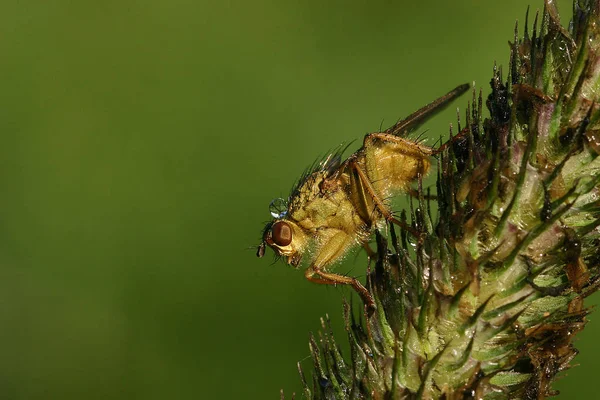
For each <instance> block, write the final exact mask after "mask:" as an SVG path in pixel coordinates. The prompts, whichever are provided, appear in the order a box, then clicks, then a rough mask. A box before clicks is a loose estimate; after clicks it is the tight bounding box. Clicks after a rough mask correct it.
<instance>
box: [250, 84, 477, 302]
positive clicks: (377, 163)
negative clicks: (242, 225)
mask: <svg viewBox="0 0 600 400" xmlns="http://www.w3.org/2000/svg"><path fill="white" fill-rule="evenodd" d="M468 88H469V85H468V84H464V85H460V86H458V87H456V88H455V89H453V90H451V91H450V92H448V93H447V94H445V95H444V96H442V97H440V98H438V99H437V100H434V101H433V102H432V103H430V104H428V105H426V106H424V107H422V108H421V109H419V110H418V111H416V112H414V113H413V114H411V115H410V116H408V117H407V118H406V119H403V120H401V121H399V122H397V123H396V124H395V125H393V126H392V127H390V128H389V129H387V130H385V131H383V132H376V133H369V134H367V135H365V137H364V141H363V145H362V147H361V148H360V149H358V150H357V151H356V152H355V153H354V154H352V155H350V156H349V157H348V158H347V159H346V160H343V161H342V153H343V151H344V150H345V148H342V147H340V148H339V149H338V150H337V151H334V152H333V153H331V154H330V155H329V156H327V157H326V158H324V159H323V160H322V161H321V162H319V163H316V164H315V165H314V166H313V167H312V168H311V169H309V170H308V171H307V172H305V173H304V174H303V175H302V177H301V178H300V180H299V181H298V183H297V184H296V185H295V186H294V188H293V189H292V192H291V194H290V196H289V197H288V199H287V200H283V199H276V200H274V201H273V202H271V205H270V210H271V215H272V217H273V219H272V220H271V221H270V222H269V223H267V224H266V226H265V228H264V230H263V237H262V242H261V244H260V245H259V246H258V249H257V256H258V257H262V256H263V255H264V253H265V248H266V246H269V247H271V248H272V249H273V250H274V251H275V253H276V254H277V255H278V256H281V257H283V258H284V259H285V260H286V261H287V263H288V264H290V265H292V266H294V267H296V268H297V267H298V266H299V265H300V262H301V260H302V258H304V257H307V258H309V259H310V260H309V265H308V267H307V269H306V270H305V273H304V274H305V276H306V278H307V279H308V280H309V281H312V282H315V283H321V284H327V285H337V284H344V285H350V286H352V287H353V288H354V289H355V290H356V292H357V293H358V294H359V295H360V296H361V298H362V299H363V301H364V303H365V304H366V305H367V306H369V307H374V303H373V299H372V297H371V295H370V293H369V291H368V290H367V289H366V288H365V287H364V286H363V285H362V284H361V283H360V282H359V281H358V280H357V279H356V278H353V277H349V276H345V275H340V274H336V273H333V272H331V271H330V269H331V267H332V266H333V265H334V264H335V263H336V262H337V261H339V260H340V259H341V258H342V257H343V256H344V255H345V254H346V253H347V252H348V251H349V250H350V249H351V248H353V247H356V246H358V245H362V246H364V247H366V248H368V245H367V242H368V241H369V240H370V237H371V235H372V234H373V233H374V231H375V230H376V229H382V228H384V227H385V225H386V224H387V223H395V224H398V225H400V226H402V227H404V228H406V227H405V226H404V224H403V223H401V222H400V221H398V220H397V219H396V218H395V217H394V214H393V212H392V211H391V208H390V207H391V203H390V199H391V198H392V197H393V196H394V195H395V194H398V193H401V192H407V191H410V186H411V183H413V182H415V181H416V180H417V179H418V177H419V176H425V175H427V173H428V172H429V169H430V166H431V160H430V159H431V156H433V155H435V154H436V153H437V152H439V150H436V149H434V148H432V147H428V146H426V145H423V144H421V143H418V142H416V141H411V140H409V139H406V138H403V137H402V136H401V135H402V134H406V133H407V132H408V131H410V130H414V129H415V128H416V127H417V126H419V125H420V124H421V123H422V122H424V120H425V119H427V118H429V117H430V116H431V115H433V114H434V113H435V112H436V111H439V110H440V109H441V108H442V107H443V106H444V105H447V104H448V103H449V102H450V101H452V100H453V99H455V98H456V97H458V96H460V95H461V94H463V93H464V92H465V91H466V90H467V89H468Z"/></svg>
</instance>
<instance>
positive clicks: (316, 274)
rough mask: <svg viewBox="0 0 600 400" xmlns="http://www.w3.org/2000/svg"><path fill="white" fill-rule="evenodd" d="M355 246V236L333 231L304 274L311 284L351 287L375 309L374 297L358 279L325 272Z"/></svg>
mask: <svg viewBox="0 0 600 400" xmlns="http://www.w3.org/2000/svg"><path fill="white" fill-rule="evenodd" d="M353 244H354V237H353V236H351V235H349V234H348V233H346V232H344V231H342V230H332V231H331V234H330V235H329V237H328V240H327V241H325V242H324V243H323V244H322V245H321V246H320V247H319V251H318V252H317V254H318V256H317V258H316V259H315V260H314V261H313V262H312V264H311V265H310V267H308V269H307V270H306V271H305V272H304V276H305V277H306V279H308V280H309V281H311V282H314V283H320V284H324V285H338V284H340V285H350V286H352V288H353V289H354V290H356V292H357V293H358V294H359V296H360V297H361V298H362V300H363V301H364V303H365V304H366V305H367V306H368V307H370V308H375V302H374V301H373V297H371V294H370V293H369V291H368V290H367V288H365V287H364V286H363V285H362V284H361V283H360V282H359V281H358V279H356V278H351V277H348V276H344V275H339V274H334V273H331V272H327V271H326V270H325V269H326V268H327V267H328V266H329V265H330V264H331V263H332V261H333V260H337V259H338V258H339V257H341V256H342V255H343V254H344V253H345V252H346V250H347V249H348V248H349V247H350V246H351V245H353Z"/></svg>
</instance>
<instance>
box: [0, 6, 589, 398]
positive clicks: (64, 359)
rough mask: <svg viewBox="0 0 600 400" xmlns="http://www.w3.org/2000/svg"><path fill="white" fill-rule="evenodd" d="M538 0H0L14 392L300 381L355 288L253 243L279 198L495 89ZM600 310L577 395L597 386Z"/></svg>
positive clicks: (3, 256)
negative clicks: (325, 327)
mask: <svg viewBox="0 0 600 400" xmlns="http://www.w3.org/2000/svg"><path fill="white" fill-rule="evenodd" d="M562 3H563V4H561V7H562V8H561V10H563V11H562V15H563V18H565V19H566V18H568V16H569V15H570V4H567V3H568V1H566V0H565V1H564V2H562ZM526 5H527V4H526V2H523V1H522V0H505V1H503V2H489V1H476V0H470V1H453V2H447V1H441V0H437V1H429V2H415V1H339V0H338V1H331V2H321V1H315V0H309V1H302V2H301V1H284V2H280V1H274V0H273V1H269V0H254V1H240V0H238V1H222V2H206V1H183V0H171V1H166V0H162V1H153V0H148V1H144V2H138V1H130V0H119V1H101V2H91V1H80V2H74V1H66V0H56V1H30V2H2V4H1V5H0V54H1V62H0V82H1V84H0V88H1V89H0V90H1V92H0V132H1V136H0V137H1V142H0V177H1V178H0V179H1V188H2V195H1V197H0V205H1V206H0V398H3V399H71V398H72V399H82V398H85V399H95V398H97V399H106V398H114V399H118V398H122V399H129V398H141V399H166V398H176V399H277V398H279V390H280V389H282V388H283V389H285V392H286V394H287V396H288V398H289V397H290V396H291V393H292V392H299V391H300V388H301V386H300V380H299V378H298V375H297V372H296V362H297V361H301V363H302V365H303V366H304V367H305V368H306V369H307V370H310V360H309V359H307V357H308V355H309V352H308V345H307V338H308V332H309V331H316V330H318V329H319V326H320V325H319V318H320V317H321V316H323V315H325V314H329V315H330V317H331V318H332V321H333V325H334V330H335V331H336V332H337V334H338V337H339V338H340V339H341V341H342V342H343V341H344V339H345V336H344V331H343V325H342V315H341V298H342V297H343V296H349V295H350V292H349V291H348V290H347V289H341V288H327V287H321V286H317V285H313V284H310V283H308V282H307V281H305V280H304V277H303V274H302V273H301V272H299V271H295V270H293V269H292V268H290V267H288V266H285V265H284V264H283V263H277V264H272V263H271V261H270V257H267V259H257V258H256V257H255V249H254V247H252V246H256V244H258V241H259V238H260V232H261V229H262V226H263V223H264V222H265V221H266V220H268V219H269V214H268V208H267V207H268V204H269V202H270V201H271V199H273V198H275V197H280V196H283V197H285V196H287V194H288V191H289V189H290V188H291V185H292V184H293V182H294V180H295V179H297V177H298V176H299V175H300V173H301V172H302V171H303V170H304V168H305V167H306V166H307V165H309V164H310V163H312V161H313V160H314V159H315V158H317V157H318V156H319V155H322V154H323V153H324V152H325V151H326V150H327V149H331V148H333V147H335V146H337V145H338V144H339V143H341V142H349V141H351V140H356V141H355V142H354V144H353V145H352V146H351V150H352V151H353V150H355V149H356V148H357V147H358V146H359V143H360V141H361V139H362V136H363V135H364V133H366V132H370V131H375V130H378V129H379V126H380V124H382V123H383V125H384V126H388V125H391V124H392V123H393V122H394V121H395V120H396V119H397V118H399V117H402V116H406V115H407V114H408V113H410V112H412V111H414V110H415V109H416V108H418V107H419V106H421V105H423V104H425V103H427V102H429V101H431V100H433V99H434V98H435V97H437V96H438V95H441V94H443V93H445V92H446V91H447V90H449V89H450V88H452V87H454V86H456V85H457V84H459V83H463V82H472V81H474V82H475V84H476V85H477V87H478V88H479V87H482V88H483V89H484V93H485V94H487V93H489V85H488V82H489V79H490V77H491V72H492V66H493V64H494V62H495V61H497V62H498V64H501V65H507V63H508V55H509V49H508V45H507V42H508V40H510V39H511V38H512V36H513V27H514V22H515V20H516V19H519V21H521V22H522V21H523V20H524V14H525V10H526ZM531 6H532V11H533V10H535V9H536V8H538V7H541V6H542V0H536V1H534V2H533V3H532V4H531ZM467 97H468V96H465V97H463V98H462V99H460V100H459V101H458V102H456V103H455V106H460V107H461V108H462V109H464V107H465V105H466V102H467ZM453 121H455V112H454V111H453V110H447V111H446V112H444V113H442V114H441V115H439V116H438V117H437V118H436V119H435V120H433V121H431V122H430V123H428V124H427V125H426V126H425V128H424V129H427V130H428V131H429V133H430V134H431V135H432V137H433V138H438V137H439V135H440V134H447V131H448V124H449V123H450V122H453ZM434 141H435V139H432V140H430V143H432V142H434ZM341 268H342V270H343V271H346V272H348V271H350V272H351V273H353V274H355V275H359V276H360V275H364V260H362V259H360V258H359V259H358V261H355V260H354V259H353V258H352V257H350V258H348V260H346V262H345V264H344V266H343V267H341ZM599 300H600V298H599V297H598V296H596V297H592V298H591V299H590V302H589V303H588V304H593V303H594V302H598V301H599ZM589 319H590V323H589V325H588V327H587V329H586V330H585V331H584V332H583V334H581V335H580V337H579V340H578V341H577V345H578V348H579V349H580V350H581V351H582V353H581V355H579V356H578V357H577V359H576V362H577V363H579V364H581V366H579V367H577V368H576V369H573V370H571V371H569V372H568V374H567V376H566V377H565V378H564V379H562V380H561V381H560V382H559V384H558V385H557V386H558V388H559V389H560V390H561V391H563V396H564V397H563V398H575V397H579V398H582V397H584V395H589V393H587V391H588V390H590V391H592V390H594V385H593V384H590V383H589V382H594V380H593V379H596V375H597V373H596V371H597V369H598V368H600V361H598V359H597V356H598V355H600V351H599V349H598V346H597V339H596V338H597V337H598V334H600V321H598V319H600V318H599V317H596V316H595V314H592V316H591V317H590V318H589Z"/></svg>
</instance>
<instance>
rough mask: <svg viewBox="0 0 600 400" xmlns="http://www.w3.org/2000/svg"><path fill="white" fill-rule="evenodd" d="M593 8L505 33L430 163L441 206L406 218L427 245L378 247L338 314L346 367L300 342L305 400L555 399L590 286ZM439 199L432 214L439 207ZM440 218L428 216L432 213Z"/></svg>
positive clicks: (599, 171)
mask: <svg viewBox="0 0 600 400" xmlns="http://www.w3.org/2000/svg"><path fill="white" fill-rule="evenodd" d="M599 35H600V1H599V0H591V1H578V0H576V1H575V3H574V16H573V20H572V23H571V24H570V28H569V30H568V31H567V30H565V29H564V28H563V27H562V26H561V24H560V22H559V20H558V13H557V9H556V7H555V5H554V3H553V2H552V1H546V4H545V7H544V10H543V12H542V13H541V15H538V14H536V16H535V20H534V22H533V27H532V31H531V33H530V32H529V27H528V25H527V21H526V23H525V27H524V36H523V37H522V38H519V36H518V30H517V29H516V28H515V38H514V43H512V46H511V59H510V68H509V70H508V73H507V74H506V75H507V78H506V79H504V78H503V72H502V69H501V68H496V67H494V72H493V78H492V80H491V87H492V93H491V94H490V95H489V96H488V98H487V100H486V106H487V108H488V109H489V111H490V117H489V118H487V119H485V120H483V119H482V107H483V99H482V95H481V92H480V93H479V96H478V98H476V94H475V91H473V101H472V103H471V104H470V105H469V106H468V107H467V112H466V121H465V126H464V129H463V127H461V126H460V123H459V127H458V135H457V136H456V137H455V138H454V142H453V145H452V146H450V148H449V149H448V150H447V151H445V152H444V153H443V154H442V155H441V156H440V157H439V161H438V164H439V168H438V177H437V200H436V201H426V200H425V199H426V198H428V196H427V193H424V191H423V189H422V185H419V190H418V193H419V194H418V197H417V198H416V199H414V200H413V203H412V204H411V207H410V210H409V211H408V212H407V213H403V218H405V220H408V218H407V217H406V214H408V215H409V217H410V223H411V224H412V226H413V228H414V229H415V230H418V231H421V232H423V233H424V234H425V235H424V236H425V239H424V240H422V241H417V240H414V238H412V236H408V235H407V234H406V233H405V232H404V231H398V230H397V229H396V230H394V227H393V226H390V227H389V230H388V232H387V234H386V237H383V236H382V235H377V260H376V262H375V265H374V268H373V269H372V270H370V271H369V274H368V277H367V285H368V287H369V290H370V291H371V293H372V294H373V297H374V299H375V302H376V304H377V310H376V311H375V312H374V313H373V314H365V315H364V322H360V321H359V320H360V318H359V319H357V318H356V317H355V315H354V313H353V311H352V307H350V306H349V305H348V304H345V307H344V309H345V319H346V329H347V332H348V337H349V341H350V358H349V359H344V358H343V357H342V355H341V352H340V350H339V347H338V345H337V344H336V342H335V340H334V338H333V335H332V334H331V332H330V329H329V328H328V321H324V322H323V328H324V329H323V332H321V333H320V334H319V337H318V338H315V337H311V339H310V349H311V353H312V356H313V361H314V374H313V379H312V382H310V384H309V382H307V381H306V378H305V375H304V374H303V373H302V371H300V372H301V377H302V380H303V383H304V396H305V397H306V398H309V399H404V398H409V399H410V398H425V399H435V398H445V399H459V398H461V399H462V398H477V399H479V398H485V399H507V398H511V399H512V398H522V399H534V398H535V399H538V398H543V397H546V396H549V395H552V394H555V392H553V390H552V387H551V385H552V382H553V379H554V378H555V377H556V374H557V373H558V372H560V371H563V370H565V369H566V368H568V367H569V363H570V362H571V360H572V359H573V357H574V356H575V355H576V353H577V350H576V349H575V348H574V347H573V345H572V340H573V337H574V336H575V334H576V333H577V332H579V331H580V330H581V329H583V327H584V325H585V321H586V320H585V316H586V314H587V312H588V311H587V310H586V309H585V308H584V305H583V300H584V298H585V297H586V296H588V295H590V294H591V293H593V292H594V291H596V290H597V288H598V286H599V282H600V279H599V277H600V274H599V268H598V266H599V261H600V254H599V251H598V249H599V244H600V230H599V228H598V226H599V225H600V200H598V199H599V198H600V190H599V189H600V188H599V182H600V158H598V157H597V155H598V152H599V151H600V110H599V109H600V104H597V100H598V91H599V90H600V36H599ZM436 202H437V204H436ZM435 208H437V217H436V219H435V221H434V220H433V219H432V217H431V215H432V214H433V213H432V211H434V209H435Z"/></svg>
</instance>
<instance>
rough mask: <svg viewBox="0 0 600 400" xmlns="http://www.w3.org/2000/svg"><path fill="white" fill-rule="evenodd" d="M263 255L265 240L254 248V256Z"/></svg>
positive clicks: (259, 256)
mask: <svg viewBox="0 0 600 400" xmlns="http://www.w3.org/2000/svg"><path fill="white" fill-rule="evenodd" d="M264 255H265V242H262V243H261V244H259V245H258V247H257V248H256V257H258V258H261V257H262V256H264Z"/></svg>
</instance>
